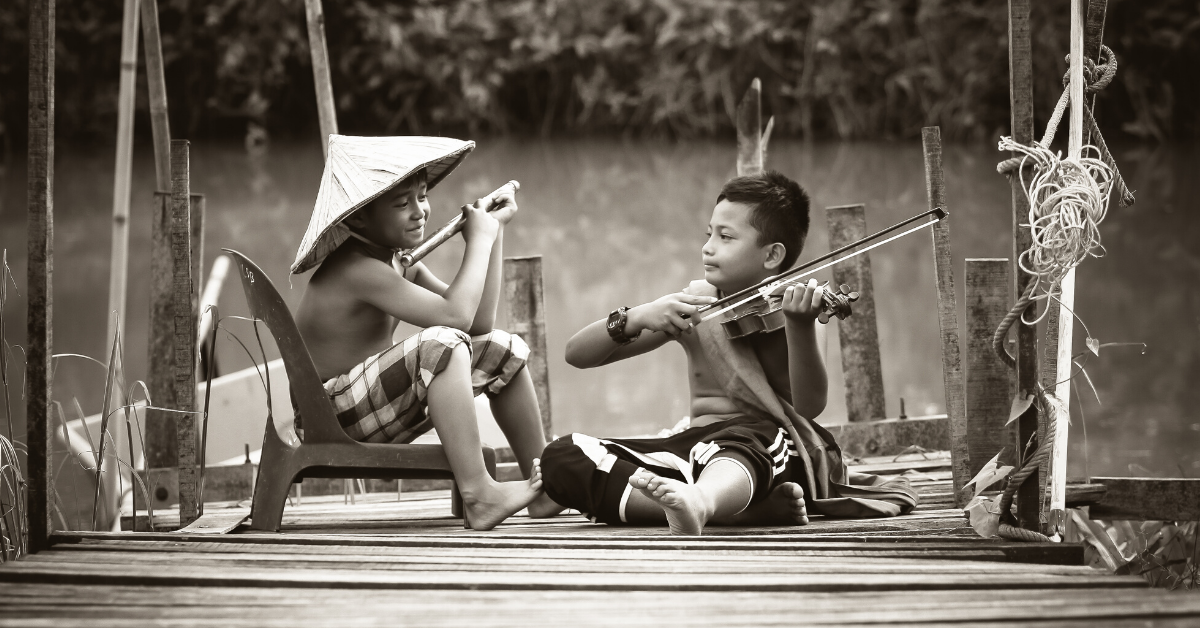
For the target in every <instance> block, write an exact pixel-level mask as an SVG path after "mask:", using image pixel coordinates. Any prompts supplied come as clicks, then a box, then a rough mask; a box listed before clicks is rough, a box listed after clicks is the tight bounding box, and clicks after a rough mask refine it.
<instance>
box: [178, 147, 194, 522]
mask: <svg viewBox="0 0 1200 628" xmlns="http://www.w3.org/2000/svg"><path fill="white" fill-rule="evenodd" d="M188 153H189V150H188V141H187V140H171V258H172V262H173V263H172V266H171V277H172V285H171V286H172V287H171V307H172V310H173V315H172V319H173V320H174V334H173V344H174V347H173V351H172V353H173V355H174V360H173V363H172V366H173V369H172V371H173V375H174V377H173V379H174V388H175V402H176V404H177V409H178V410H180V411H182V412H180V413H178V415H177V419H176V429H177V433H176V434H177V435H176V442H177V445H176V447H177V451H178V453H179V462H178V467H179V518H180V523H181V524H183V525H187V524H189V523H191V522H192V521H194V520H195V519H196V517H197V516H198V504H197V502H196V499H197V496H198V495H197V493H198V490H197V489H198V487H199V477H198V470H199V469H198V467H197V464H198V461H197V458H196V447H197V436H196V416H195V414H193V412H194V411H195V409H196V320H195V318H194V317H193V316H192V303H193V298H195V293H196V289H195V288H194V287H193V282H192V219H191V202H192V199H191V184H190V180H189V179H190V176H191V173H190V163H189V155H188Z"/></svg>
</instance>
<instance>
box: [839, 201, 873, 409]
mask: <svg viewBox="0 0 1200 628" xmlns="http://www.w3.org/2000/svg"><path fill="white" fill-rule="evenodd" d="M825 215H826V217H827V218H828V220H829V250H831V251H833V250H837V249H840V248H842V247H844V246H846V245H847V244H850V243H851V242H857V241H858V240H861V239H862V238H864V237H866V235H867V212H866V208H865V207H864V206H863V205H861V204H859V205H839V206H837V207H828V208H826V209H825ZM868 255H869V254H866V253H864V254H863V255H859V256H857V257H855V258H853V259H850V260H847V261H845V262H842V263H840V264H837V265H835V266H834V267H833V283H835V284H839V285H840V284H847V285H849V286H850V289H851V290H855V291H857V292H858V294H859V297H858V301H856V302H855V303H854V315H853V316H851V317H850V318H847V319H846V320H844V321H841V322H840V323H838V337H839V339H840V341H841V346H842V373H843V374H844V375H845V381H846V415H847V418H848V419H849V420H850V421H851V422H855V421H874V420H878V419H882V418H884V416H885V412H884V407H885V406H884V396H883V369H882V367H881V366H880V360H879V327H878V324H877V323H876V320H875V288H874V285H873V282H872V280H871V260H870V258H869V257H868Z"/></svg>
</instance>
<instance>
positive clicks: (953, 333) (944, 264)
mask: <svg viewBox="0 0 1200 628" xmlns="http://www.w3.org/2000/svg"><path fill="white" fill-rule="evenodd" d="M921 145H922V149H923V151H924V153H925V193H926V195H927V196H928V198H929V209H931V210H932V209H937V208H939V207H940V208H942V209H946V181H945V178H944V175H943V173H942V132H941V129H939V128H938V127H935V126H930V127H925V128H923V129H921ZM932 230H933V231H932V237H933V262H934V268H935V272H936V276H937V295H938V296H937V299H938V329H939V331H940V333H941V340H942V385H943V387H944V388H945V391H946V414H947V415H948V416H949V417H950V453H951V456H952V457H953V471H954V494H955V495H959V494H960V492H961V491H962V487H963V486H964V485H966V483H967V482H969V481H971V473H970V452H969V450H968V447H967V405H966V390H965V387H964V385H963V370H962V353H961V351H962V350H961V348H960V347H959V339H958V335H959V332H958V304H957V301H956V297H955V294H954V264H953V259H952V257H951V254H950V224H949V222H948V221H946V220H941V221H938V223H937V224H935V225H933V227H932ZM958 505H959V506H963V505H964V503H962V502H961V501H960V503H959V504H958Z"/></svg>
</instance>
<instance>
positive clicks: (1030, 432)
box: [1008, 0, 1045, 530]
mask: <svg viewBox="0 0 1200 628" xmlns="http://www.w3.org/2000/svg"><path fill="white" fill-rule="evenodd" d="M1029 6H1030V2H1029V0H1009V2H1008V90H1009V91H1008V93H1009V104H1010V107H1011V110H1012V114H1011V116H1012V120H1011V123H1012V129H1011V131H1012V138H1013V140H1014V141H1016V142H1019V143H1022V144H1028V143H1030V142H1032V141H1033V139H1034V138H1033V49H1032V43H1031V41H1030V35H1029ZM1009 183H1010V185H1011V188H1012V230H1013V254H1012V264H1013V268H1012V271H1011V275H1012V277H1013V282H1014V285H1013V302H1014V303H1015V302H1016V299H1017V298H1018V297H1019V296H1020V295H1022V294H1024V293H1025V290H1026V289H1027V288H1028V286H1029V282H1030V281H1031V280H1032V277H1031V276H1030V275H1029V274H1028V273H1025V272H1023V271H1022V270H1021V268H1020V266H1019V265H1018V264H1017V260H1019V259H1020V256H1021V254H1022V253H1024V252H1025V251H1026V250H1028V249H1029V246H1030V244H1031V243H1032V239H1031V237H1030V234H1029V228H1028V227H1022V226H1021V223H1028V222H1029V197H1028V196H1026V194H1025V190H1024V189H1022V188H1021V181H1020V177H1017V176H1012V177H1010V178H1009ZM1036 307H1037V306H1036V305H1035V306H1033V307H1031V308H1030V311H1027V312H1026V314H1025V316H1026V318H1030V319H1032V318H1034V316H1035V315H1036ZM1015 326H1016V328H1017V331H1016V334H1017V355H1016V362H1017V394H1018V395H1020V396H1021V397H1022V398H1024V397H1028V396H1029V395H1031V394H1035V392H1036V390H1037V383H1038V358H1037V329H1035V328H1033V327H1030V326H1028V325H1024V324H1022V323H1021V322H1020V321H1017V323H1016V325H1015ZM1044 425H1045V417H1041V418H1040V419H1039V416H1038V410H1037V406H1036V404H1035V405H1032V406H1030V408H1029V409H1028V410H1026V411H1025V413H1024V414H1022V415H1021V417H1020V418H1019V419H1017V441H1016V442H1015V443H1014V444H1013V446H1014V447H1015V448H1016V452H1017V460H1018V461H1019V462H1023V455H1024V453H1025V445H1026V443H1028V442H1030V440H1031V439H1036V438H1037V437H1038V434H1039V431H1040V430H1042V429H1044ZM1041 477H1042V474H1041V473H1040V472H1034V473H1033V474H1032V475H1030V476H1029V479H1027V480H1025V484H1023V485H1022V486H1021V488H1020V490H1018V491H1017V497H1016V500H1015V501H1016V504H1017V519H1018V521H1019V522H1020V525H1021V527H1023V528H1026V529H1028V530H1038V529H1040V528H1041V518H1042V513H1041V508H1042V490H1041V486H1042V480H1041Z"/></svg>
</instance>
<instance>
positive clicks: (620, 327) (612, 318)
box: [606, 306, 641, 345]
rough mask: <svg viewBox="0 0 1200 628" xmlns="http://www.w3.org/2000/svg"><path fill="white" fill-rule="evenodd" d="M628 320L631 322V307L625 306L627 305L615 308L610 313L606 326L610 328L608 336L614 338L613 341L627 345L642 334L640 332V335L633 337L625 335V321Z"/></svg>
mask: <svg viewBox="0 0 1200 628" xmlns="http://www.w3.org/2000/svg"><path fill="white" fill-rule="evenodd" d="M627 322H629V308H628V307H625V306H622V307H619V308H617V309H615V310H613V311H612V313H611V314H609V315H608V324H607V325H606V327H607V328H608V337H609V338H612V339H613V342H615V343H617V344H620V345H627V344H629V343H631V342H633V341H634V340H637V339H638V336H640V335H641V334H640V333H639V334H638V336H634V337H632V338H630V337H629V336H626V335H625V323H627Z"/></svg>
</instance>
